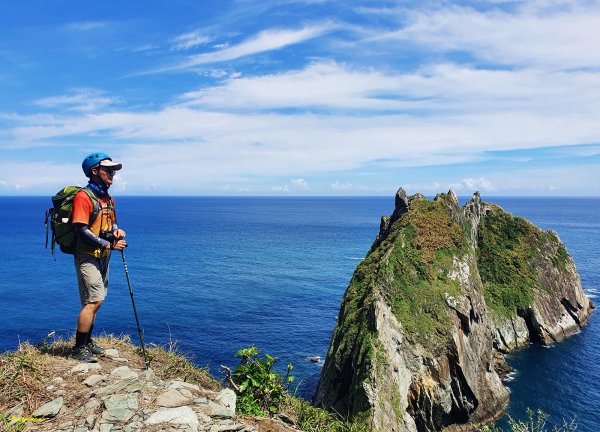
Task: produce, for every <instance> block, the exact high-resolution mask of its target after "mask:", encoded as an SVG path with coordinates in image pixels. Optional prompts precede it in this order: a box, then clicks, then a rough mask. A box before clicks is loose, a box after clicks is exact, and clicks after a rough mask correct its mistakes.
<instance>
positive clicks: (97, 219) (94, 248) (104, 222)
mask: <svg viewBox="0 0 600 432" xmlns="http://www.w3.org/2000/svg"><path fill="white" fill-rule="evenodd" d="M81 166H82V168H83V172H84V173H85V175H86V176H87V177H88V178H89V179H90V180H89V183H88V184H87V186H86V187H85V189H82V190H80V191H79V192H78V193H77V195H75V199H74V200H73V227H74V229H75V234H76V235H77V246H76V252H75V269H76V271H77V283H78V285H79V297H80V300H81V306H82V309H81V311H80V312H79V317H78V318H77V333H76V334H75V347H74V349H73V357H75V358H76V359H77V360H79V361H83V362H95V361H96V359H95V358H94V355H101V354H103V353H104V349H103V348H102V347H100V346H99V345H97V344H95V343H94V341H93V340H92V330H93V328H94V322H95V320H96V314H97V313H98V309H100V306H101V305H102V302H103V301H104V298H105V297H106V292H107V290H108V263H109V260H110V254H111V250H118V251H121V250H123V249H124V248H125V247H126V246H127V243H126V242H125V240H124V237H125V231H123V230H122V229H120V228H119V227H118V226H117V219H116V216H115V209H114V208H115V207H114V200H113V198H112V196H110V195H109V193H108V189H109V188H110V186H111V185H112V183H113V177H114V175H115V172H116V171H118V170H120V169H121V168H122V165H121V164H120V163H115V162H113V161H112V159H111V158H110V157H109V156H107V155H106V154H104V153H92V154H90V155H88V156H87V157H86V158H85V159H84V160H83V163H82V164H81Z"/></svg>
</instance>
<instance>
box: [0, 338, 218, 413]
mask: <svg viewBox="0 0 600 432" xmlns="http://www.w3.org/2000/svg"><path fill="white" fill-rule="evenodd" d="M95 340H96V341H97V342H98V343H99V344H100V345H101V346H104V347H110V348H115V349H117V350H118V351H119V354H120V355H121V356H123V357H126V358H128V359H130V361H129V363H128V365H130V366H132V367H139V368H142V367H143V366H144V363H143V359H142V358H141V355H140V354H141V353H140V350H139V348H136V347H134V346H133V345H132V344H131V341H130V339H129V337H128V336H120V337H116V336H112V335H109V336H100V337H97V338H95ZM72 346H73V340H63V339H53V340H52V343H49V341H48V340H45V341H43V342H42V343H40V344H37V345H33V344H31V343H29V342H24V343H21V344H19V346H18V348H17V349H16V350H15V351H11V352H5V353H3V354H1V355H0V414H2V413H6V412H7V411H9V410H10V409H11V408H14V407H16V406H17V405H19V404H22V406H23V410H24V412H25V413H31V412H33V411H34V410H35V409H37V408H38V407H39V406H40V405H41V403H42V401H44V400H46V401H47V400H48V399H49V398H51V397H52V394H51V393H50V392H49V391H48V390H46V387H48V386H49V385H51V384H52V378H54V377H56V376H60V375H62V374H64V373H65V372H67V371H68V370H69V369H70V368H71V367H73V366H74V365H75V364H76V363H77V362H76V361H75V360H73V359H70V358H68V356H69V354H70V352H71V347H72ZM146 351H147V355H148V356H149V357H150V358H151V359H152V363H151V367H152V369H153V370H154V372H155V373H156V375H157V376H158V377H160V378H161V379H175V378H177V379H183V380H185V381H186V382H190V383H194V384H198V385H200V386H202V387H204V388H207V389H212V390H216V389H218V388H219V386H220V384H219V382H218V381H217V380H215V379H214V378H212V377H211V376H210V374H209V373H208V370H207V369H206V368H199V367H197V366H195V365H194V364H193V363H192V362H191V361H190V360H188V359H187V358H185V357H184V356H182V355H181V354H179V353H178V352H177V350H176V347H175V345H172V344H171V345H169V346H167V347H160V346H150V347H148V348H147V349H146ZM66 385H67V387H68V385H69V383H68V381H67V384H66Z"/></svg>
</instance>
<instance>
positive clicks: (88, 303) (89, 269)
mask: <svg viewBox="0 0 600 432" xmlns="http://www.w3.org/2000/svg"><path fill="white" fill-rule="evenodd" d="M75 268H76V270H77V282H78V285H79V296H80V300H81V304H82V308H81V311H80V312H79V316H78V317H77V332H76V334H75V348H74V356H75V358H77V359H78V360H81V361H88V362H91V361H95V360H94V358H93V356H92V353H93V352H94V351H92V350H91V349H90V346H93V344H92V343H91V339H90V333H91V330H92V328H93V325H94V320H95V319H96V313H97V312H98V309H99V308H100V306H101V305H102V301H103V300H104V298H105V297H106V291H107V288H108V287H107V285H108V283H107V282H108V280H106V281H105V280H104V277H103V276H105V272H103V271H102V270H103V269H102V268H101V263H100V261H99V260H98V259H97V258H94V257H93V256H88V255H84V254H80V255H75ZM95 351H97V352H95V353H96V354H102V353H103V350H102V349H101V348H99V347H98V348H97V349H95Z"/></svg>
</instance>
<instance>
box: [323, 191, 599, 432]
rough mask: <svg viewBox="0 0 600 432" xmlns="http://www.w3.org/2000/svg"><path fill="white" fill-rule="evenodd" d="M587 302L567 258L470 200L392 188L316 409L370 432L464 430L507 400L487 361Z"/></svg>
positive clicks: (557, 335)
mask: <svg viewBox="0 0 600 432" xmlns="http://www.w3.org/2000/svg"><path fill="white" fill-rule="evenodd" d="M592 307H593V306H592V304H591V302H590V301H589V299H588V298H587V297H586V296H585V295H584V293H583V291H582V289H581V283H580V280H579V276H578V275H577V272H576V270H575V266H574V264H573V260H572V259H571V257H570V256H569V254H568V253H567V251H566V249H565V247H564V245H563V244H562V242H561V241H560V239H559V238H558V236H557V235H556V233H554V232H552V231H542V230H540V229H539V228H537V227H535V226H534V225H532V224H531V223H529V222H527V221H526V220H524V219H522V218H519V217H515V216H513V215H511V214H509V213H507V212H505V211H503V210H502V209H501V208H500V207H498V206H496V205H493V204H487V203H483V202H482V201H481V199H480V196H479V194H478V193H475V195H473V197H472V199H471V200H470V201H469V202H467V203H466V204H465V205H464V206H463V207H462V208H461V207H460V206H459V203H458V199H457V197H456V195H455V194H454V192H452V191H449V192H448V193H447V194H439V195H438V196H437V197H436V198H435V199H434V200H428V199H426V198H425V197H424V196H423V195H420V194H417V195H413V196H411V197H408V196H407V195H406V193H405V192H404V190H402V189H400V190H399V191H398V193H397V194H396V202H395V209H394V212H393V213H392V215H391V216H389V217H383V218H382V221H381V227H380V232H379V235H378V236H377V239H376V240H375V242H374V243H373V246H372V247H371V250H370V251H369V253H368V254H367V256H366V258H365V259H364V260H363V261H362V262H361V263H360V264H359V265H358V267H357V268H356V270H355V272H354V275H353V277H352V280H351V282H350V285H349V287H348V289H347V291H346V294H345V295H344V299H343V301H342V305H341V309H340V313H339V316H338V321H337V324H336V328H335V331H334V334H333V338H332V341H331V346H330V349H329V352H328V355H327V359H326V361H325V364H324V367H323V371H322V373H321V377H320V380H319V384H318V387H317V391H316V394H315V403H316V404H317V405H320V406H324V407H326V408H328V409H331V410H335V411H337V412H338V413H340V414H342V415H344V416H348V417H350V418H352V419H353V420H354V421H355V422H357V423H360V424H362V425H363V427H364V429H366V430H373V431H438V430H469V429H471V428H474V427H476V426H477V425H478V424H481V423H484V422H486V421H489V420H490V419H492V418H494V417H495V416H496V415H498V414H499V413H500V412H501V411H502V410H503V408H504V406H505V405H506V403H507V401H508V392H507V390H506V389H505V387H504V386H503V384H502V382H501V380H500V378H499V375H498V372H497V369H498V368H499V367H500V366H501V364H502V363H503V357H502V356H501V355H498V352H507V351H510V350H513V349H515V348H518V347H520V346H523V345H524V344H526V343H529V342H530V341H531V342H536V343H549V342H552V341H557V340H561V339H563V338H564V337H566V336H568V335H570V334H572V333H574V332H575V331H577V330H578V329H579V328H580V327H581V326H582V325H584V324H585V322H586V321H587V318H588V316H589V314H590V313H591V310H592Z"/></svg>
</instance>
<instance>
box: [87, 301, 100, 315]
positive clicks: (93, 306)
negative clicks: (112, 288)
mask: <svg viewBox="0 0 600 432" xmlns="http://www.w3.org/2000/svg"><path fill="white" fill-rule="evenodd" d="M100 306H102V300H98V301H96V302H92V303H86V305H85V306H84V307H83V308H84V309H87V310H89V311H91V312H96V311H97V310H98V309H100Z"/></svg>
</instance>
